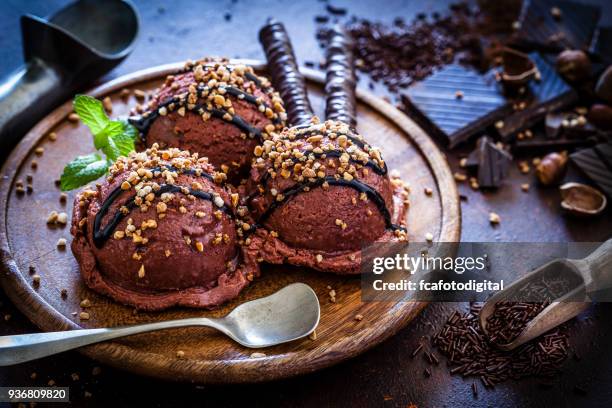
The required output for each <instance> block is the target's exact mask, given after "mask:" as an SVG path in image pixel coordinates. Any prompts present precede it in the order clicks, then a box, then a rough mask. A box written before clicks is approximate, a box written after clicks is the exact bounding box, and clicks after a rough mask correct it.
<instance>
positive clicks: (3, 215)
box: [0, 61, 460, 383]
mask: <svg viewBox="0 0 612 408" xmlns="http://www.w3.org/2000/svg"><path fill="white" fill-rule="evenodd" d="M242 62H246V63H248V64H251V65H254V66H255V67H256V68H258V69H262V68H263V67H264V66H263V65H262V64H261V63H259V62H257V61H242ZM180 66H182V64H171V65H164V66H160V67H156V68H151V69H147V70H144V71H139V72H135V73H133V74H131V75H127V76H124V77H121V78H118V79H115V80H113V81H111V82H109V83H107V84H105V85H102V86H100V87H98V88H96V89H94V90H93V91H91V92H90V94H91V95H94V96H96V97H98V98H102V97H104V96H110V97H111V98H112V101H113V112H112V116H113V117H116V116H122V115H127V113H128V111H129V109H130V107H131V106H133V105H134V104H136V103H137V102H136V99H135V97H134V96H130V97H129V99H128V100H122V99H121V98H120V97H119V92H120V91H121V90H122V89H123V88H130V89H141V90H144V91H146V92H147V93H150V92H151V91H152V90H153V89H154V88H156V87H157V86H159V84H160V83H161V81H162V79H163V78H164V77H165V76H166V75H167V74H169V73H171V72H173V71H175V70H176V69H177V68H179V67H180ZM302 72H303V73H304V74H305V76H306V77H307V78H308V81H309V83H308V86H309V93H310V98H311V100H312V103H313V106H314V108H315V111H316V112H317V113H319V114H322V112H323V103H324V99H323V94H322V86H321V84H322V79H323V77H322V75H321V73H319V72H318V71H314V70H310V69H307V68H304V69H303V71H302ZM358 98H359V107H358V110H359V126H358V128H359V131H360V132H361V134H363V135H366V137H367V139H368V140H369V141H370V142H371V143H372V144H374V145H378V146H380V147H381V149H382V152H383V153H384V157H385V159H386V161H387V163H388V165H389V168H390V169H397V170H399V171H400V174H401V175H402V177H403V179H404V180H406V181H408V182H409V183H410V185H411V187H412V193H411V207H410V210H409V214H408V230H409V235H410V239H411V240H417V241H421V242H422V241H423V240H424V239H423V237H424V236H425V234H426V233H427V232H431V233H432V234H433V236H434V239H435V240H436V241H447V242H456V241H458V240H459V233H460V209H459V200H458V195H457V190H456V186H455V182H454V180H453V177H452V174H451V172H450V169H449V167H448V165H447V163H446V160H445V159H444V157H443V155H442V153H441V152H440V151H439V150H438V149H437V148H436V146H435V145H434V143H433V142H432V141H431V140H430V138H429V137H428V136H427V135H426V134H425V133H424V132H423V130H421V129H420V128H419V127H418V126H417V125H416V124H415V123H414V122H413V121H411V120H410V119H409V118H408V117H406V116H405V115H404V114H402V113H401V112H400V111H398V110H397V109H396V108H394V107H393V106H391V105H390V104H388V103H386V102H384V101H383V100H381V99H379V98H377V97H375V96H374V95H372V94H371V93H369V92H366V91H359V92H358ZM71 111H72V108H71V102H67V103H66V104H64V105H63V106H61V107H60V108H58V109H56V110H55V111H54V112H52V113H51V114H50V115H48V116H47V117H46V118H45V119H43V120H42V121H41V122H40V123H39V124H38V125H37V126H35V127H34V128H33V129H32V130H31V131H30V132H29V133H28V135H27V136H26V137H25V139H24V140H23V141H22V142H21V144H20V145H19V146H18V147H17V148H16V149H15V150H14V151H13V152H12V154H11V156H10V158H9V159H8V161H7V162H6V164H5V165H4V168H3V169H2V180H1V182H0V203H1V204H2V205H1V208H0V250H1V252H0V254H1V259H2V265H3V267H4V273H2V274H1V279H0V280H1V282H2V285H3V287H4V290H5V291H6V293H7V294H8V296H9V297H10V298H11V300H12V301H13V302H14V303H15V304H16V305H17V307H18V308H19V309H20V310H21V311H22V312H23V313H24V314H25V315H26V316H28V317H29V318H30V319H31V320H32V321H33V322H34V323H35V324H36V325H38V326H39V327H40V328H41V329H42V330H45V331H56V330H70V329H78V328H92V327H112V326H120V325H129V324H137V323H144V322H151V321H158V320H167V319H178V318H186V317H196V316H221V315H224V314H226V313H228V312H229V311H230V310H231V309H232V308H234V307H235V306H236V305H238V304H240V303H242V302H244V301H246V300H250V299H254V298H258V297H261V296H265V295H268V294H270V293H272V292H274V291H276V290H278V289H280V288H281V287H283V286H285V285H287V284H289V283H292V282H297V281H299V282H305V283H307V284H308V285H310V286H311V287H312V288H313V289H314V290H315V292H316V293H317V295H318V296H319V300H320V303H321V322H320V324H319V327H318V328H317V330H316V339H312V338H305V339H302V340H299V341H295V342H292V343H289V344H284V345H280V346H276V347H271V348H268V349H264V350H257V351H258V352H263V353H265V357H253V356H251V355H252V353H253V351H254V350H250V349H246V348H244V347H242V346H239V345H237V344H235V343H233V342H232V341H231V340H229V339H227V338H226V337H225V336H223V335H221V334H219V333H217V332H215V331H213V330H210V329H206V328H186V329H174V330H166V331H161V332H156V333H150V334H145V335H138V336H132V337H129V338H125V339H121V340H118V341H113V342H107V343H103V344H98V345H93V346H89V347H86V348H83V349H81V351H82V352H83V353H84V354H86V355H87V356H90V357H92V358H94V359H96V360H99V361H101V362H103V363H106V364H109V365H112V366H116V367H120V368H124V369H127V370H130V371H133V372H136V373H139V374H145V375H151V376H155V377H160V378H166V379H171V380H185V381H192V382H202V383H204V382H207V383H225V382H255V381H265V380H272V379H277V378H282V377H288V376H293V375H297V374H301V373H307V372H312V371H315V370H318V369H321V368H323V367H327V366H330V365H332V364H335V363H338V362H340V361H342V360H345V359H347V358H349V357H353V356H356V355H357V354H359V353H361V352H363V351H365V350H367V349H369V348H370V347H372V346H374V345H376V344H378V343H380V342H381V341H383V340H385V339H386V338H388V337H389V336H391V335H393V334H394V333H396V332H397V331H398V330H399V329H401V328H402V327H404V326H405V325H406V324H407V323H408V322H409V321H410V320H412V319H413V318H414V317H415V316H416V315H417V314H418V313H419V312H420V311H421V310H422V309H423V308H424V307H425V303H423V302H414V301H411V300H410V299H409V298H406V299H405V301H404V302H397V303H390V302H362V301H361V292H360V280H359V278H358V277H353V278H346V277H337V276H333V275H330V274H322V273H316V272H313V271H309V270H306V269H304V268H293V267H287V266H282V267H270V266H268V265H265V266H264V268H263V271H262V272H263V273H262V277H261V278H260V279H258V280H257V281H255V282H253V284H252V285H251V286H250V287H248V288H247V289H246V290H245V291H244V292H243V293H242V294H241V295H240V296H239V298H238V299H235V300H233V301H232V302H230V303H228V304H226V305H224V306H223V307H221V308H219V309H218V310H214V311H203V310H193V309H184V308H175V309H172V310H168V311H164V312H158V313H145V312H137V311H135V310H134V309H132V308H130V307H125V306H122V305H119V304H117V303H115V302H113V301H112V300H110V299H108V298H106V297H103V296H99V295H97V294H96V293H94V292H92V291H90V290H89V289H87V288H86V287H85V286H84V285H83V283H82V281H81V279H80V275H79V269H78V265H77V263H76V260H75V259H74V257H73V256H72V253H71V251H70V249H69V247H68V249H66V250H61V249H59V248H58V247H57V245H56V244H57V241H58V239H60V238H66V239H67V240H68V243H70V238H71V237H70V233H69V226H66V227H64V228H59V227H49V226H47V224H46V220H47V216H48V214H49V213H50V212H51V211H58V212H60V211H65V212H67V213H69V216H70V207H71V203H72V200H73V199H74V195H75V192H71V193H69V194H68V196H69V197H68V203H67V204H62V203H60V199H59V197H60V190H59V188H58V187H57V186H56V185H55V180H57V179H58V178H59V175H60V174H61V172H62V169H63V166H64V165H65V164H66V163H67V162H68V161H69V160H71V159H72V158H73V157H74V156H76V155H79V154H87V153H91V152H93V150H94V149H93V145H92V139H91V136H90V135H89V134H88V131H87V128H86V127H85V125H83V124H81V123H76V124H75V123H71V122H69V121H68V120H67V116H68V114H70V113H71ZM50 132H55V133H56V134H57V140H56V141H52V140H50V138H49V137H48V134H49V133H50ZM39 147H42V148H44V152H43V154H42V155H40V151H39V152H38V153H39V154H37V151H36V149H37V148H39ZM33 163H37V166H36V165H34V166H33ZM34 167H36V168H34ZM28 176H31V177H32V186H33V191H32V192H31V193H27V194H22V195H19V194H18V193H17V192H16V191H15V183H16V182H17V181H19V180H22V181H23V182H24V184H26V180H27V178H28ZM426 187H428V188H431V189H432V190H433V195H432V196H426V195H425V194H424V192H423V191H424V188H426ZM30 267H34V268H35V269H36V273H38V274H39V275H40V277H41V279H40V284H39V285H34V284H33V283H32V278H31V275H30ZM329 288H332V289H333V290H334V291H335V292H336V302H335V303H333V302H332V301H331V299H330V296H329V292H330V289H329ZM62 289H66V290H67V297H66V298H65V299H64V298H62V296H61V295H60V294H61V291H62ZM83 299H89V300H90V301H91V303H92V306H91V307H89V308H87V312H89V314H90V316H91V317H90V319H89V320H81V319H79V313H80V312H81V311H82V310H83V309H82V308H81V307H80V302H81V301H82V300H83ZM358 314H359V315H362V316H363V319H362V320H361V321H358V320H357V319H355V316H356V315H358ZM179 350H181V351H183V352H184V357H182V358H177V352H178V351H179Z"/></svg>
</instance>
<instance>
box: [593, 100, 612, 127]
mask: <svg viewBox="0 0 612 408" xmlns="http://www.w3.org/2000/svg"><path fill="white" fill-rule="evenodd" d="M587 116H588V119H589V121H590V122H591V123H592V124H594V125H595V126H597V127H598V128H600V129H603V130H610V129H612V106H608V105H604V104H601V103H596V104H594V105H593V106H591V108H590V109H589V113H588V115H587Z"/></svg>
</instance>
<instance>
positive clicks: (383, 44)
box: [317, 4, 481, 92]
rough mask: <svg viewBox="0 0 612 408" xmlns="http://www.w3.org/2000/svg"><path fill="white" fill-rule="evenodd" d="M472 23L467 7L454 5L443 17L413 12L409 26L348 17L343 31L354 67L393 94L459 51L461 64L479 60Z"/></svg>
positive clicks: (322, 31) (324, 34) (322, 35)
mask: <svg viewBox="0 0 612 408" xmlns="http://www.w3.org/2000/svg"><path fill="white" fill-rule="evenodd" d="M475 19H476V13H475V12H474V11H473V10H472V9H471V8H470V7H469V6H468V5H466V4H456V5H453V6H452V7H451V10H450V13H449V14H448V15H447V16H441V15H439V14H437V13H434V14H432V16H431V17H428V16H426V15H425V14H419V15H418V16H417V18H416V20H415V21H413V22H412V23H406V22H405V21H404V20H403V19H401V18H397V19H396V20H395V21H394V22H393V24H391V25H388V24H384V23H380V22H373V21H369V20H367V19H358V18H355V17H353V18H352V19H351V20H350V21H349V22H348V23H347V24H346V26H345V29H346V30H347V31H348V33H349V34H350V35H351V36H352V37H353V39H354V41H355V49H354V52H355V61H356V66H357V68H358V69H359V70H361V71H363V72H365V73H367V74H369V75H370V77H371V78H372V79H373V80H374V81H380V82H382V83H383V84H384V85H385V86H387V87H388V88H389V90H390V91H391V92H397V91H398V90H400V89H402V88H406V87H408V86H409V85H410V84H411V83H412V82H414V81H417V80H420V79H423V78H425V77H426V76H428V75H429V74H431V73H432V72H433V71H434V70H435V69H436V68H437V67H439V66H442V65H445V64H448V63H451V62H453V61H454V60H455V55H456V53H457V52H459V51H467V52H466V54H465V56H463V58H462V61H463V59H465V61H464V62H468V63H469V62H471V60H472V59H480V52H481V51H480V50H481V47H480V40H479V39H478V35H476V34H474V26H475V23H474V21H475ZM318 21H319V20H318ZM330 33H331V30H330V29H329V28H328V27H325V26H322V27H320V28H319V29H318V31H317V38H318V39H319V42H320V44H321V46H323V47H326V46H327V44H328V41H329V38H330ZM472 54H475V55H472Z"/></svg>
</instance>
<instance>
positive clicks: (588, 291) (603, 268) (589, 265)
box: [479, 239, 612, 351]
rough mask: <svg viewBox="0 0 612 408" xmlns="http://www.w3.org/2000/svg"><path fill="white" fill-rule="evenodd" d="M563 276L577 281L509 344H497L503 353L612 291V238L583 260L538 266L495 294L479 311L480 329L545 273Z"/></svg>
mask: <svg viewBox="0 0 612 408" xmlns="http://www.w3.org/2000/svg"><path fill="white" fill-rule="evenodd" d="M551 272H552V273H555V274H558V275H564V276H565V277H567V278H572V279H568V281H572V282H576V284H575V285H572V286H571V287H570V288H569V290H568V291H567V292H566V293H565V294H564V295H563V296H561V297H559V298H557V299H553V300H552V301H551V303H550V304H549V305H548V306H546V307H545V308H544V309H543V310H542V311H541V312H540V313H538V314H537V315H536V316H535V317H534V318H533V319H532V320H530V321H529V323H527V325H526V326H525V328H524V329H523V331H522V332H521V333H520V334H519V335H518V336H517V337H516V338H515V339H514V340H513V341H511V342H510V343H507V344H496V346H497V347H498V348H500V349H502V350H507V351H509V350H514V349H515V348H517V347H519V346H520V345H522V344H525V343H526V342H528V341H530V340H533V339H534V338H536V337H538V336H540V335H541V334H544V333H546V332H547V331H549V330H551V329H553V328H555V327H557V326H559V325H560V324H562V323H565V322H566V321H568V320H569V319H571V318H573V317H575V316H577V315H579V314H580V313H582V312H583V311H584V310H586V309H587V308H588V307H589V305H590V303H591V302H592V301H596V300H598V299H600V298H601V297H602V294H603V293H605V292H607V293H608V294H607V295H606V297H608V298H609V296H610V289H612V239H609V240H608V241H606V242H604V243H603V244H601V246H600V247H599V248H597V249H596V250H595V251H593V252H592V253H591V254H590V255H589V256H587V257H586V258H584V259H556V260H553V261H551V262H548V263H546V264H545V265H543V266H541V267H539V268H538V269H536V270H534V271H533V272H531V273H529V274H527V275H525V276H524V277H522V278H521V279H519V280H517V281H516V282H513V283H512V284H511V285H509V286H507V287H506V288H505V289H504V290H503V291H501V292H497V293H496V294H495V295H493V296H492V297H491V298H490V299H489V300H487V302H486V303H485V304H484V305H483V307H482V309H481V311H480V316H479V318H480V327H481V328H482V330H483V331H484V333H485V334H488V332H487V318H488V317H489V316H491V314H492V313H493V312H494V310H495V304H496V303H498V302H502V301H513V296H514V295H516V294H517V292H518V291H520V290H521V288H524V287H526V285H528V284H529V283H530V282H534V281H535V280H537V279H539V278H540V277H542V276H543V275H544V274H546V273H551Z"/></svg>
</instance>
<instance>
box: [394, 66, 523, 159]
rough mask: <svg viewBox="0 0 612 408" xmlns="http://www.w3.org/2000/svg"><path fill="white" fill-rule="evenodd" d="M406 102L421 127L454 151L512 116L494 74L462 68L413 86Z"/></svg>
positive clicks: (448, 69) (447, 70)
mask: <svg viewBox="0 0 612 408" xmlns="http://www.w3.org/2000/svg"><path fill="white" fill-rule="evenodd" d="M402 102H403V105H404V107H405V109H406V110H407V113H408V114H409V115H411V116H412V118H413V119H415V120H416V121H417V122H418V123H419V125H421V126H422V127H423V128H424V129H425V130H427V131H429V132H431V133H432V135H433V136H437V137H438V138H439V139H440V140H441V141H442V142H443V143H445V144H447V145H448V146H449V147H450V148H452V147H455V146H456V145H457V144H458V143H460V142H462V141H465V140H467V139H468V138H469V137H471V136H473V135H475V134H477V133H479V132H482V131H484V130H485V129H486V128H487V127H488V126H490V125H492V124H493V123H495V122H496V121H498V120H500V119H502V118H503V117H504V116H506V115H508V114H509V113H510V112H512V106H511V104H510V103H508V101H507V100H506V98H505V97H504V96H503V94H502V92H501V87H500V85H499V84H498V83H497V81H496V80H495V73H494V71H493V70H491V71H489V72H487V73H486V74H484V75H483V74H481V73H479V72H477V71H475V70H473V69H470V68H467V67H464V66H461V65H458V64H452V65H448V66H446V67H444V68H442V69H440V70H439V71H437V72H435V73H433V74H432V75H430V76H429V77H427V78H426V79H424V80H423V81H421V82H418V83H416V84H414V85H412V86H411V87H410V88H409V89H408V90H407V91H406V94H405V95H403V96H402Z"/></svg>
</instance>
